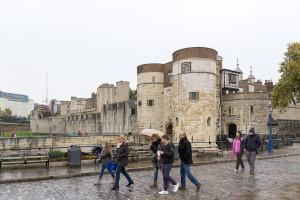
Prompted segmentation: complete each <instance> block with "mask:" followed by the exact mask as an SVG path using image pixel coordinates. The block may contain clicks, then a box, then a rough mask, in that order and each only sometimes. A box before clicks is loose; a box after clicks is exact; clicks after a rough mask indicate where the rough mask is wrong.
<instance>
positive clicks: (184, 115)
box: [172, 47, 217, 142]
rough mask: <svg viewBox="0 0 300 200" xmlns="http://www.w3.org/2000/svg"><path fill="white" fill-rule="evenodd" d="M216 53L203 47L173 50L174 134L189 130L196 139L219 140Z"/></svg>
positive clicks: (189, 134) (203, 140) (201, 140)
mask: <svg viewBox="0 0 300 200" xmlns="http://www.w3.org/2000/svg"><path fill="white" fill-rule="evenodd" d="M216 57H217V51H215V50H213V49H210V48H202V47H194V48H186V49H181V50H178V51H175V52H174V53H173V83H172V107H173V120H172V121H173V134H174V133H176V134H177V133H179V132H180V131H181V130H185V131H186V133H187V137H188V138H189V139H191V138H192V137H193V140H194V141H197V142H208V141H209V140H210V141H213V142H215V141H216V119H217V110H216V106H217V96H216V94H217V84H216V81H217V72H216V69H217V63H216ZM176 137H177V135H176Z"/></svg>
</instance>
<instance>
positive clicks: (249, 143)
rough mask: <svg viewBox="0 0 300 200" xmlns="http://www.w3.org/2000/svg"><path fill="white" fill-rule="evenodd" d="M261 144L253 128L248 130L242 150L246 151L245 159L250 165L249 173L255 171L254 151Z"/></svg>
mask: <svg viewBox="0 0 300 200" xmlns="http://www.w3.org/2000/svg"><path fill="white" fill-rule="evenodd" d="M260 146H261V141H260V137H259V136H258V135H256V134H255V132H254V128H251V129H250V130H249V135H248V136H247V138H246V141H245V148H244V151H245V152H246V151H247V152H246V156H247V161H248V163H249V165H250V174H251V175H253V174H254V173H255V172H254V170H255V166H254V165H255V160H256V152H257V150H258V147H260Z"/></svg>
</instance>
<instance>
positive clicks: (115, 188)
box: [111, 185, 119, 190]
mask: <svg viewBox="0 0 300 200" xmlns="http://www.w3.org/2000/svg"><path fill="white" fill-rule="evenodd" d="M118 189H119V186H118V185H114V187H112V188H111V190H118Z"/></svg>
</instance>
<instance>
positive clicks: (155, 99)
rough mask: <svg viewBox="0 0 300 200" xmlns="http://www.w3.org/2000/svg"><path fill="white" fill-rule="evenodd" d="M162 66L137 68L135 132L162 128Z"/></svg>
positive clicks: (149, 65) (145, 65)
mask: <svg viewBox="0 0 300 200" xmlns="http://www.w3.org/2000/svg"><path fill="white" fill-rule="evenodd" d="M163 91H164V64H144V65H140V66H138V67H137V132H138V133H139V132H140V131H141V130H142V129H145V128H153V129H157V130H162V128H163V120H162V118H163Z"/></svg>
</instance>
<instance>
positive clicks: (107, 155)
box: [94, 142, 115, 185]
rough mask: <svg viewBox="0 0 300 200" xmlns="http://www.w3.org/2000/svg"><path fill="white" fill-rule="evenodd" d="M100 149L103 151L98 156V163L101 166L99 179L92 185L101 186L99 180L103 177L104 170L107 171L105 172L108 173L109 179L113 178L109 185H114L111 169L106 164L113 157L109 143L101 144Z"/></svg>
mask: <svg viewBox="0 0 300 200" xmlns="http://www.w3.org/2000/svg"><path fill="white" fill-rule="evenodd" d="M102 148H103V149H102V151H101V153H100V155H99V162H100V163H101V164H102V165H101V169H100V174H99V177H98V179H97V181H96V182H95V183H94V185H101V178H102V176H103V173H104V170H105V168H106V169H107V171H108V172H109V173H110V175H111V177H112V178H113V181H112V182H111V183H112V184H114V183H115V175H114V173H113V172H112V170H111V167H108V164H109V163H111V159H112V157H113V155H112V151H111V149H110V146H109V143H108V142H103V144H102Z"/></svg>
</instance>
